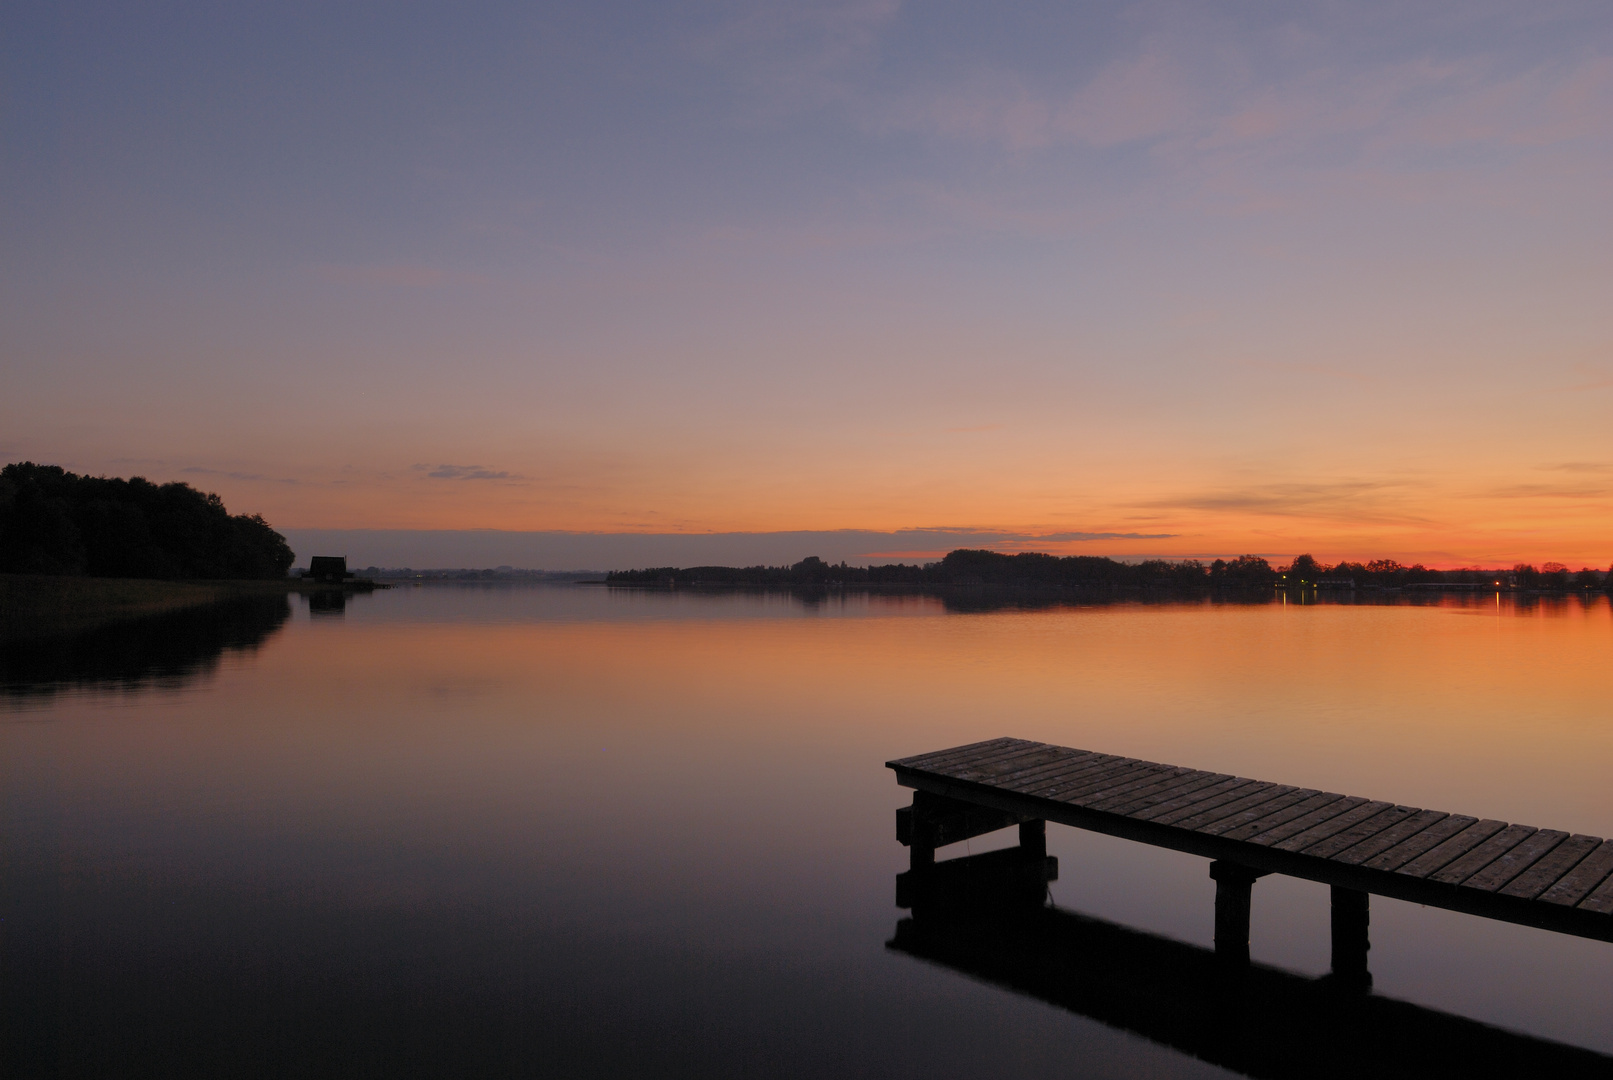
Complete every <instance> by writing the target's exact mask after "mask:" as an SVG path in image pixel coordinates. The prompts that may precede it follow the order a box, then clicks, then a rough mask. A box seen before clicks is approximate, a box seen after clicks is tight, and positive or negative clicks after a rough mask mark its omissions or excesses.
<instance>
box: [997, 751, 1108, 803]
mask: <svg viewBox="0 0 1613 1080" xmlns="http://www.w3.org/2000/svg"><path fill="white" fill-rule="evenodd" d="M1136 764H1137V760H1136V759H1135V758H1110V759H1109V760H1107V761H1100V762H1094V763H1083V764H1081V765H1078V766H1076V767H1074V768H1070V769H1063V770H1054V771H1052V772H1049V773H1047V774H1045V775H1042V776H1037V777H1033V778H1029V779H1024V780H1015V781H1014V782H1013V783H1012V784H1011V785H1009V786H1008V790H1009V791H1017V792H1021V793H1023V794H1026V795H1033V794H1034V795H1040V796H1044V797H1050V796H1052V795H1054V794H1056V793H1058V792H1060V791H1065V790H1068V789H1070V788H1074V787H1078V786H1079V785H1081V784H1083V783H1085V782H1086V781H1088V780H1090V779H1092V778H1094V777H1098V776H1103V775H1105V774H1108V773H1113V772H1116V771H1118V770H1121V769H1129V768H1132V767H1133V766H1135V765H1136Z"/></svg>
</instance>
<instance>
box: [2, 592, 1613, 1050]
mask: <svg viewBox="0 0 1613 1080" xmlns="http://www.w3.org/2000/svg"><path fill="white" fill-rule="evenodd" d="M0 676H3V679H4V681H6V682H7V683H8V684H9V687H8V689H6V690H4V691H0V875H3V880H0V904H3V909H0V916H3V920H4V921H3V923H0V926H3V929H0V950H3V952H0V962H3V964H4V971H3V973H0V982H3V990H0V993H4V994H5V996H6V1000H5V1001H4V1002H3V1005H4V1014H5V1018H4V1024H5V1028H4V1038H5V1050H6V1055H7V1057H6V1064H7V1065H8V1071H7V1074H8V1075H28V1074H30V1073H31V1072H55V1071H59V1072H60V1074H62V1075H71V1076H112V1075H133V1074H145V1075H157V1074H165V1075H176V1074H203V1073H205V1074H211V1075H226V1074H227V1075H275V1076H283V1075H306V1074H331V1075H335V1074H342V1075H353V1076H357V1075H377V1076H380V1075H387V1076H396V1075H410V1074H412V1075H455V1076H491V1075H529V1076H580V1077H581V1076H612V1077H615V1076H634V1075H643V1076H710V1077H724V1076H768V1077H772V1076H827V1075H839V1076H878V1077H920V1076H959V1077H968V1076H992V1077H1001V1076H1093V1077H1109V1076H1114V1077H1138V1076H1149V1077H1176V1076H1182V1077H1187V1076H1210V1075H1226V1074H1225V1073H1222V1072H1221V1071H1220V1070H1218V1069H1216V1068H1214V1067H1212V1066H1209V1065H1206V1064H1204V1063H1202V1062H1199V1061H1196V1060H1194V1059H1193V1058H1191V1057H1189V1056H1187V1055H1185V1054H1182V1053H1178V1052H1176V1051H1174V1050H1170V1049H1167V1048H1164V1047H1161V1046H1157V1045H1155V1044H1153V1043H1151V1042H1149V1041H1147V1040H1145V1039H1143V1038H1140V1037H1138V1036H1135V1035H1131V1034H1127V1033H1124V1032H1120V1031H1117V1030H1114V1029H1111V1028H1107V1027H1105V1026H1103V1025H1102V1024H1100V1023H1098V1022H1096V1021H1094V1020H1090V1019H1087V1018H1085V1017H1082V1016H1079V1015H1075V1014H1072V1013H1069V1012H1065V1011H1062V1010H1058V1009H1055V1008H1052V1007H1050V1006H1048V1005H1044V1004H1041V1003H1038V1002H1036V1001H1033V1000H1030V999H1027V998H1024V997H1020V996H1018V995H1016V994H1014V993H1011V992H1009V991H1006V990H1003V989H999V988H995V987H993V986H990V985H986V984H983V983H980V982H976V981H973V980H971V979H968V978H965V977H964V976H962V975H959V974H957V973H955V972H951V971H948V970H946V969H943V968H940V967H936V966H932V965H929V964H925V963H921V962H919V961H916V960H914V959H912V958H910V957H907V956H904V955H901V954H898V953H895V952H891V951H889V950H887V949H886V948H885V942H886V941H887V940H889V939H890V938H891V936H892V933H893V931H894V929H895V926H896V923H897V920H898V918H899V917H901V915H902V914H903V913H902V912H900V911H898V910H897V909H896V908H895V906H894V902H893V897H894V886H893V879H894V876H895V875H896V873H897V872H898V871H900V870H902V869H904V868H905V866H906V858H905V849H903V848H901V847H900V846H899V845H898V844H897V843H896V841H895V839H894V831H893V824H892V812H893V810H894V808H895V807H897V806H899V805H903V804H905V803H906V802H907V801H908V794H909V793H907V792H904V791H902V790H901V789H898V788H897V786H896V785H895V783H894V781H893V779H892V777H891V774H890V773H889V772H888V771H887V770H886V769H884V768H883V762H884V761H885V760H886V759H888V758H891V757H897V756H901V755H906V754H911V753H917V752H921V751H924V750H928V749H935V748H939V747H942V746H947V745H952V744H957V743H963V742H970V741H974V740H977V739H983V738H990V737H994V736H998V735H1016V736H1020V737H1024V738H1030V739H1041V740H1046V741H1050V742H1056V743H1062V744H1065V745H1071V746H1078V747H1085V748H1090V749H1096V750H1101V751H1105V752H1111V753H1118V754H1126V755H1134V756H1138V757H1144V758H1152V759H1156V760H1162V761H1170V762H1176V763H1180V764H1186V765H1191V766H1195V767H1199V768H1206V769H1214V770H1221V771H1226V772H1235V773H1241V774H1243V775H1248V776H1255V777H1259V778H1262V779H1272V780H1279V781H1282V782H1285V783H1292V784H1299V785H1306V786H1312V787H1319V788H1328V789H1332V790H1335V791H1344V792H1348V793H1351V794H1359V795H1369V796H1372V797H1376V798H1382V799H1390V800H1395V801H1398V802H1403V803H1410V804H1414V805H1420V806H1433V807H1438V808H1441V809H1448V810H1454V811H1460V812H1467V813H1476V814H1480V815H1488V816H1493V817H1498V818H1501V819H1504V820H1509V821H1522V822H1527V823H1532V824H1536V825H1540V826H1546V827H1553V828H1562V829H1569V830H1574V831H1580V832H1588V833H1592V834H1595V835H1600V836H1608V835H1613V786H1610V785H1609V783H1608V776H1609V765H1610V764H1613V709H1610V707H1609V701H1610V700H1613V693H1610V691H1613V618H1610V613H1609V608H1608V604H1607V601H1606V600H1605V599H1596V600H1593V601H1588V602H1586V601H1581V600H1578V599H1573V600H1546V601H1540V602H1535V603H1530V604H1520V605H1513V604H1512V603H1510V602H1508V601H1504V600H1503V601H1497V600H1496V599H1495V598H1493V597H1490V598H1479V599H1463V600H1461V601H1452V602H1450V603H1447V604H1438V603H1425V604H1420V605H1412V604H1403V605H1379V606H1372V605H1355V604H1322V605H1310V606H1299V605H1293V604H1288V605H1284V604H1259V605H1247V604H1243V605H1215V604H1210V603H1208V602H1204V603H1199V602H1194V603H1182V604H1150V605H1141V604H1119V605H1112V606H1089V607H1052V608H1044V609H1039V610H997V611H991V610H984V611H966V610H956V609H955V608H954V609H952V610H949V609H948V608H947V607H946V606H945V605H943V603H942V602H941V601H939V600H936V599H934V598H925V597H898V598H879V597H875V598H868V597H848V598H843V599H835V598H830V599H826V600H819V601H816V602H809V601H804V600H802V599H800V598H793V597H790V596H787V595H779V594H770V595H727V596H700V595H688V594H681V595H669V594H654V593H620V592H607V591H605V590H603V589H597V588H593V589H591V588H584V587H573V588H558V587H557V588H458V587H427V588H404V589H397V590H393V591H390V592H384V593H378V594H375V595H373V596H368V597H358V598H355V599H354V600H352V601H351V602H350V603H349V604H348V605H347V607H346V609H345V611H343V610H325V611H310V610H309V608H308V607H307V605H306V601H301V600H294V601H293V602H292V604H291V606H290V607H289V609H288V608H285V607H281V606H279V602H278V601H276V602H275V603H273V604H270V605H268V606H267V607H264V606H261V605H260V606H257V607H249V608H246V609H237V610H233V611H232V612H230V613H227V614H226V613H218V614H215V615H212V616H209V617H206V618H201V619H197V618H195V617H192V618H190V619H183V618H181V619H170V620H166V621H164V622H162V623H159V624H156V625H154V626H152V627H149V628H140V629H139V630H138V631H137V632H108V633H104V634H102V635H100V636H99V637H98V638H95V639H92V640H89V641H79V642H68V643H54V644H51V645H47V646H34V647H31V648H22V647H17V646H12V647H8V648H7V649H6V650H4V655H3V657H0ZM1007 842H1011V834H1003V838H1002V839H1000V840H999V839H997V838H994V837H985V838H981V839H979V840H976V841H974V842H973V843H972V844H971V845H969V849H970V850H971V851H974V852H979V851H982V850H985V849H986V848H989V847H993V846H1000V845H1001V844H1003V843H1007ZM959 847H960V848H962V847H964V845H959ZM1049 847H1050V850H1051V852H1052V853H1053V854H1054V855H1056V856H1058V857H1059V860H1060V880H1059V881H1057V882H1056V883H1055V884H1054V885H1053V886H1052V892H1053V899H1054V901H1055V902H1056V903H1057V904H1058V905H1059V906H1060V907H1064V908H1069V909H1073V910H1076V911H1080V912H1084V913H1087V914H1091V915H1097V916H1101V917H1104V918H1108V919H1112V920H1115V921H1118V922H1121V923H1124V924H1126V925H1128V926H1133V927H1138V928H1141V929H1145V930H1150V931H1155V932H1158V933H1162V934H1166V935H1169V936H1171V937H1174V938H1177V939H1179V940H1182V941H1186V942H1190V943H1197V944H1204V945H1208V944H1209V943H1210V939H1211V916H1212V898H1213V895H1214V891H1213V883H1212V882H1211V881H1210V879H1209V877H1208V874H1207V871H1206V863H1205V861H1204V860H1202V859H1197V858H1193V857H1189V856H1184V855H1179V854H1173V853H1170V852H1164V851H1160V850H1157V849H1152V848H1147V847H1144V846H1142V845H1137V844H1130V843H1126V842H1124V841H1118V840H1112V839H1107V838H1103V837H1097V836H1092V835H1089V834H1085V833H1078V832H1075V831H1074V830H1069V829H1064V828H1060V827H1056V826H1055V827H1052V828H1051V829H1050V832H1049ZM959 853H962V852H961V851H960V852H959ZM942 854H943V857H944V856H946V855H948V854H950V852H947V851H943V853H942ZM1327 905H1328V896H1327V891H1326V889H1325V888H1323V887H1321V886H1317V885H1312V884H1309V883H1305V882H1299V881H1293V880H1289V879H1285V878H1279V877H1273V878H1266V879H1263V880H1261V881H1260V882H1259V883H1258V884H1257V885H1256V887H1255V910H1254V919H1253V937H1254V940H1253V951H1254V954H1255V958H1256V959H1257V960H1262V961H1266V962H1269V963H1272V964H1276V965H1280V966H1282V967H1285V968H1288V969H1290V970H1293V971H1297V972H1301V973H1311V974H1317V973H1321V972H1323V971H1324V970H1325V969H1326V967H1327V964H1328V932H1327V931H1328V906H1327ZM1372 933H1373V951H1372V968H1373V972H1374V975H1375V977H1376V987H1377V991H1378V992H1379V993H1381V994H1386V995H1391V996H1394V997H1398V998H1402V999H1405V1000H1409V1001H1413V1002H1417V1003H1420V1004H1423V1005H1427V1006H1432V1007H1436V1008H1439V1009H1443V1010H1448V1011H1451V1012H1455V1013H1459V1014H1462V1015H1465V1016H1468V1017H1472V1018H1475V1019H1479V1020H1483V1021H1486V1022H1489V1023H1494V1024H1498V1025H1501V1026H1504V1027H1507V1028H1510V1029H1513V1030H1516V1031H1523V1032H1529V1033H1533V1034H1535V1035H1539V1036H1544V1037H1547V1038H1551V1039H1555V1040H1561V1041H1564V1042H1568V1043H1572V1044H1575V1045H1578V1046H1582V1047H1588V1048H1593V1049H1597V1050H1600V1051H1603V1052H1613V995H1610V994H1609V989H1610V988H1613V945H1604V944H1599V943H1594V942H1585V941H1580V940H1576V939H1572V938H1566V937H1561V936H1558V935H1553V934H1549V933H1546V932H1543V931H1535V930H1528V929H1524V928H1519V927H1513V926H1508V925H1504V924H1500V923H1494V922H1489V921H1485V920H1479V919H1475V918H1471V917H1467V916H1462V915H1456V914H1452V913H1448V912H1442V911H1437V910H1430V909H1424V908H1420V907H1417V906H1415V905H1408V904H1404V903H1399V902H1395V901H1390V900H1384V899H1382V898H1374V900H1373V924H1372Z"/></svg>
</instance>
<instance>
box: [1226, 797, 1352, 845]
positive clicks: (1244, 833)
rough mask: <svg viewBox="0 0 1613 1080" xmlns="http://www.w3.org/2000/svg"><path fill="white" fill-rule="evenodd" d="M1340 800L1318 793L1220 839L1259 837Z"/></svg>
mask: <svg viewBox="0 0 1613 1080" xmlns="http://www.w3.org/2000/svg"><path fill="white" fill-rule="evenodd" d="M1342 798H1344V796H1343V795H1339V794H1337V793H1335V792H1332V791H1318V792H1317V793H1316V794H1315V795H1312V796H1311V797H1310V798H1308V799H1301V800H1300V801H1299V802H1297V803H1293V804H1291V805H1289V806H1285V807H1283V808H1282V809H1281V810H1273V811H1271V812H1270V813H1269V814H1266V815H1264V816H1263V817H1257V818H1255V819H1254V820H1253V821H1251V822H1248V823H1247V824H1244V825H1239V826H1238V827H1237V828H1236V829H1228V830H1227V831H1226V832H1224V833H1222V834H1221V837H1222V839H1225V840H1247V839H1249V838H1250V837H1251V836H1259V835H1260V834H1261V833H1263V832H1265V831H1266V830H1267V829H1272V828H1275V827H1277V826H1278V825H1281V824H1282V823H1283V822H1285V821H1293V820H1294V819H1295V818H1297V817H1304V816H1305V815H1306V814H1309V813H1313V812H1315V811H1317V810H1320V809H1322V807H1324V806H1331V805H1332V804H1333V803H1336V802H1338V801H1339V800H1340V799H1342Z"/></svg>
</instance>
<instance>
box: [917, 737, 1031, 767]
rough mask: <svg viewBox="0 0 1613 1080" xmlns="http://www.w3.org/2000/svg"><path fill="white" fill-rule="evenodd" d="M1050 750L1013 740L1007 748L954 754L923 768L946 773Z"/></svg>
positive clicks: (1023, 741)
mask: <svg viewBox="0 0 1613 1080" xmlns="http://www.w3.org/2000/svg"><path fill="white" fill-rule="evenodd" d="M1041 749H1050V747H1049V746H1048V744H1047V743H1037V742H1030V741H1029V740H1026V739H1013V740H1010V742H1009V743H1008V744H1007V745H1005V746H997V747H992V748H990V749H986V750H980V751H976V752H974V753H968V754H963V753H959V754H952V755H949V756H948V757H946V758H944V759H942V760H940V761H932V762H929V763H928V764H926V765H924V766H921V767H922V768H924V769H925V770H926V771H928V772H946V771H947V770H950V769H956V768H963V767H966V766H969V765H971V764H974V765H985V764H989V763H990V762H993V761H999V760H1001V759H1003V758H1007V757H1017V756H1018V755H1020V754H1025V753H1032V752H1034V751H1036V750H1041Z"/></svg>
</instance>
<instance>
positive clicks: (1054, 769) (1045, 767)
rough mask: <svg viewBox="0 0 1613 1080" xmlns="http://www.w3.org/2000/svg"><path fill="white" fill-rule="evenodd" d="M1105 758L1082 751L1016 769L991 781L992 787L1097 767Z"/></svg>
mask: <svg viewBox="0 0 1613 1080" xmlns="http://www.w3.org/2000/svg"><path fill="white" fill-rule="evenodd" d="M1107 756H1108V755H1105V754H1094V753H1091V752H1090V751H1082V752H1080V753H1076V754H1070V755H1068V756H1067V757H1063V758H1059V759H1057V760H1055V761H1045V762H1041V763H1040V764H1036V765H1030V766H1027V767H1025V768H1023V769H1016V770H1015V771H1014V772H1011V773H1008V774H1007V775H1005V776H1002V777H1000V778H998V779H997V780H995V781H993V782H992V786H994V787H1008V786H1009V785H1018V784H1021V783H1024V782H1025V781H1027V780H1032V779H1035V778H1036V777H1040V776H1048V775H1051V774H1053V773H1067V772H1070V771H1071V770H1073V769H1077V768H1081V767H1084V766H1093V765H1097V764H1098V763H1099V762H1100V761H1101V760H1102V759H1104V758H1106V757H1107Z"/></svg>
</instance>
